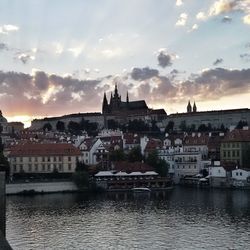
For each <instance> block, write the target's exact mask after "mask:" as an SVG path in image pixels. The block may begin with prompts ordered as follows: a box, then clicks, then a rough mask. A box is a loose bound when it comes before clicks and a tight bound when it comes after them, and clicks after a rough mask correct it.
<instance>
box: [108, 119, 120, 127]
mask: <svg viewBox="0 0 250 250" xmlns="http://www.w3.org/2000/svg"><path fill="white" fill-rule="evenodd" d="M118 128H119V123H118V122H117V121H115V120H114V119H110V120H108V129H118Z"/></svg>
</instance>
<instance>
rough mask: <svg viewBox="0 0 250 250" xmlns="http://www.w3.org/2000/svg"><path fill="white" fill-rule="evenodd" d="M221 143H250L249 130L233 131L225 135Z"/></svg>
mask: <svg viewBox="0 0 250 250" xmlns="http://www.w3.org/2000/svg"><path fill="white" fill-rule="evenodd" d="M222 142H250V129H247V130H244V129H234V130H232V131H231V132H229V133H227V134H226V136H225V138H224V139H223V140H222Z"/></svg>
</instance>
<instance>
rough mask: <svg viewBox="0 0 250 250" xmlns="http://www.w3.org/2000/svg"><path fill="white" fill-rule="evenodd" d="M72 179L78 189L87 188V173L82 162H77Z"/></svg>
mask: <svg viewBox="0 0 250 250" xmlns="http://www.w3.org/2000/svg"><path fill="white" fill-rule="evenodd" d="M72 178H73V181H74V183H75V184H76V186H77V187H78V188H79V189H83V188H87V187H89V173H88V172H87V165H85V164H84V163H83V162H77V165H76V169H75V172H74V173H73V176H72Z"/></svg>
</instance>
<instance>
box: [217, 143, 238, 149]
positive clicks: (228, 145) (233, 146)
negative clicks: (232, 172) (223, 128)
mask: <svg viewBox="0 0 250 250" xmlns="http://www.w3.org/2000/svg"><path fill="white" fill-rule="evenodd" d="M221 145H222V148H238V147H239V146H240V144H239V143H238V142H232V143H230V142H227V143H222V144H221Z"/></svg>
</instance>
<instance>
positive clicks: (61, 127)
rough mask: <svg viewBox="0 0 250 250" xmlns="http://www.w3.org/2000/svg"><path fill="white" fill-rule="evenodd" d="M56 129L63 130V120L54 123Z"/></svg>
mask: <svg viewBox="0 0 250 250" xmlns="http://www.w3.org/2000/svg"><path fill="white" fill-rule="evenodd" d="M56 129H57V130H58V131H60V132H63V131H65V124H64V122H62V121H58V122H57V123H56Z"/></svg>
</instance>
